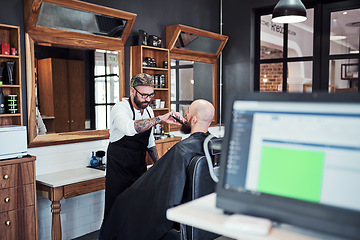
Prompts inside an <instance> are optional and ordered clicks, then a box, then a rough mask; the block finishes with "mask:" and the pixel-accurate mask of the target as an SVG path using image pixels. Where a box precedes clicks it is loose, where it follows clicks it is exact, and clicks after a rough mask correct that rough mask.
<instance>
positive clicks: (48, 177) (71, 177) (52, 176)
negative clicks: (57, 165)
mask: <svg viewBox="0 0 360 240" xmlns="http://www.w3.org/2000/svg"><path fill="white" fill-rule="evenodd" d="M102 177H105V171H102V170H97V169H93V168H87V167H84V168H77V169H71V170H66V171H60V172H54V173H49V174H42V175H37V176H36V181H39V182H41V183H42V184H44V185H46V186H49V187H60V186H65V185H69V184H73V183H78V182H83V181H88V180H92V179H97V178H102Z"/></svg>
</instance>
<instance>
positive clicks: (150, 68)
mask: <svg viewBox="0 0 360 240" xmlns="http://www.w3.org/2000/svg"><path fill="white" fill-rule="evenodd" d="M143 69H147V70H155V71H168V70H169V69H167V68H157V67H143Z"/></svg>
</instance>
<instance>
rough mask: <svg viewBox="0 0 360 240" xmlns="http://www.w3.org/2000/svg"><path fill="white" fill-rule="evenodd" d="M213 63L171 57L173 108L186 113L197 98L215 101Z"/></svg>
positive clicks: (183, 113)
mask: <svg viewBox="0 0 360 240" xmlns="http://www.w3.org/2000/svg"><path fill="white" fill-rule="evenodd" d="M212 69H213V65H212V64H210V63H202V62H194V61H186V60H181V59H171V110H172V111H177V112H180V113H181V114H182V115H183V116H184V115H185V113H186V111H187V109H188V107H189V106H190V104H191V103H192V102H193V101H194V100H196V99H206V100H208V101H209V102H211V103H213V104H214V105H216V104H215V102H214V99H213V84H212V82H211V80H212V79H213V75H212V74H213V71H212Z"/></svg>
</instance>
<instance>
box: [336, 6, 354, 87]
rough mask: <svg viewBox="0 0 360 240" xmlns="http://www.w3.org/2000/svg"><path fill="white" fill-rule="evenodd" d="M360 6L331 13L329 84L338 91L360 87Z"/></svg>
mask: <svg viewBox="0 0 360 240" xmlns="http://www.w3.org/2000/svg"><path fill="white" fill-rule="evenodd" d="M359 34H360V8H358V9H343V10H340V11H333V12H331V13H330V50H329V52H330V54H329V85H331V86H333V87H334V91H337V92H354V91H357V89H358V87H359V80H358V79H359Z"/></svg>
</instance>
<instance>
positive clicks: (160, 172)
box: [100, 132, 210, 240]
mask: <svg viewBox="0 0 360 240" xmlns="http://www.w3.org/2000/svg"><path fill="white" fill-rule="evenodd" d="M209 134H210V133H209V132H207V133H200V132H197V133H193V134H192V135H191V136H190V137H188V138H186V139H184V140H182V141H180V142H178V143H177V144H176V145H174V146H173V147H172V148H171V149H170V150H169V151H168V152H167V153H166V154H165V155H164V156H163V157H162V158H160V159H159V160H158V161H157V162H156V163H155V164H154V165H153V166H152V167H151V168H150V169H149V170H148V171H147V172H146V173H144V174H143V175H142V176H141V177H140V178H139V179H138V180H137V181H136V182H135V183H134V184H133V185H132V186H131V187H129V188H127V189H126V190H125V191H124V192H122V193H121V194H120V195H119V196H118V197H117V198H116V200H115V202H114V204H113V206H112V208H111V210H110V212H109V215H108V217H107V218H106V220H105V221H104V222H103V225H102V227H101V230H100V239H101V240H113V239H121V240H142V239H144V240H157V239H160V238H161V237H163V236H164V235H165V234H166V233H167V232H168V231H169V230H170V229H171V228H172V226H173V222H172V221H170V220H168V219H167V218H166V210H167V209H169V208H171V207H174V206H176V205H179V204H180V203H181V199H182V195H183V190H184V186H185V180H186V168H187V166H188V164H189V162H190V160H191V158H193V157H194V156H196V155H204V151H203V142H204V139H205V138H206V137H207V136H208V135H209Z"/></svg>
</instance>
